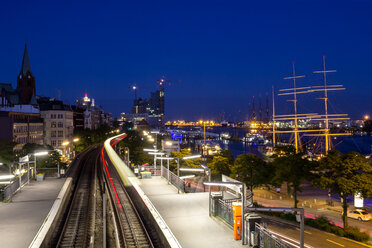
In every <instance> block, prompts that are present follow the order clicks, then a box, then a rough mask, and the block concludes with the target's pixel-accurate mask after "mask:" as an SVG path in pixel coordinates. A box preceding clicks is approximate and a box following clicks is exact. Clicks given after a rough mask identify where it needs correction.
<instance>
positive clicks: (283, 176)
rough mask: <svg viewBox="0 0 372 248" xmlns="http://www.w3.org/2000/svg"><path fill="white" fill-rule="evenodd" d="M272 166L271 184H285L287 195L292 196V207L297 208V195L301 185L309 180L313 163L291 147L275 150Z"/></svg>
mask: <svg viewBox="0 0 372 248" xmlns="http://www.w3.org/2000/svg"><path fill="white" fill-rule="evenodd" d="M272 165H273V167H274V169H275V173H274V176H273V178H272V180H271V184H273V185H281V184H283V183H284V182H287V188H288V193H291V194H292V195H293V198H294V207H295V208H297V203H298V200H297V193H298V192H301V191H302V188H301V184H302V183H303V182H304V181H306V180H309V179H311V176H312V174H311V171H312V170H313V168H314V165H315V163H313V162H311V161H309V160H308V159H307V158H306V156H305V154H304V153H296V151H295V148H294V147H293V146H282V147H276V148H275V154H274V155H273V162H272Z"/></svg>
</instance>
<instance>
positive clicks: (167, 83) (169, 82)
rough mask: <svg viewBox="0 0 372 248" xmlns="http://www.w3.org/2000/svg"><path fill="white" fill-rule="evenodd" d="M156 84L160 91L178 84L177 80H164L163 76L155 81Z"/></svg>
mask: <svg viewBox="0 0 372 248" xmlns="http://www.w3.org/2000/svg"><path fill="white" fill-rule="evenodd" d="M156 83H157V84H158V85H159V88H160V90H161V91H164V89H165V86H170V85H173V84H175V83H179V81H178V80H169V79H166V78H165V76H162V77H161V78H160V79H158V80H156Z"/></svg>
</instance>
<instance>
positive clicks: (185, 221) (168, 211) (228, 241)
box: [140, 177, 242, 248]
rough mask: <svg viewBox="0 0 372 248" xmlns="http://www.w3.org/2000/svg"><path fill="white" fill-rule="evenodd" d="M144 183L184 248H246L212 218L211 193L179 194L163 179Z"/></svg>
mask: <svg viewBox="0 0 372 248" xmlns="http://www.w3.org/2000/svg"><path fill="white" fill-rule="evenodd" d="M140 183H141V188H142V189H143V191H144V192H145V194H146V195H147V196H148V197H149V198H150V200H151V201H152V203H153V204H154V206H155V207H156V209H157V210H158V211H159V213H160V214H161V215H162V217H163V219H164V220H165V222H166V223H167V224H168V226H169V227H170V229H171V230H172V232H173V234H174V235H175V236H176V238H177V239H178V242H180V244H181V245H182V247H184V248H187V247H190V248H194V247H213V248H226V247H229V248H234V247H242V244H241V241H240V240H239V241H236V240H234V237H233V230H232V229H231V228H230V227H228V226H227V225H226V224H224V223H222V222H221V221H218V220H216V219H215V218H210V217H209V216H208V208H209V206H208V192H206V193H189V194H177V189H176V188H175V187H174V186H172V185H168V184H167V181H166V180H165V179H162V178H161V177H153V178H151V179H142V180H140Z"/></svg>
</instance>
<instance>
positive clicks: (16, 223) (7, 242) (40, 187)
mask: <svg viewBox="0 0 372 248" xmlns="http://www.w3.org/2000/svg"><path fill="white" fill-rule="evenodd" d="M64 182H65V179H64V178H60V179H58V178H46V179H45V180H44V181H42V182H36V181H33V180H32V181H31V182H30V184H28V185H26V186H24V187H23V188H22V189H21V191H19V192H17V193H16V194H15V195H14V196H13V199H12V201H11V202H9V203H4V202H0V240H1V245H0V246H1V247H8V248H18V247H22V248H23V247H28V246H29V245H30V243H31V242H32V240H33V238H34V237H35V235H36V234H37V232H38V231H39V228H40V227H41V225H42V224H43V222H44V220H45V218H46V216H47V215H48V213H49V211H50V209H51V207H52V205H53V203H54V201H55V200H56V198H57V196H58V193H59V191H60V190H61V188H62V186H63V184H64Z"/></svg>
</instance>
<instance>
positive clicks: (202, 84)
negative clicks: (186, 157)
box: [0, 1, 372, 121]
mask: <svg viewBox="0 0 372 248" xmlns="http://www.w3.org/2000/svg"><path fill="white" fill-rule="evenodd" d="M122 4H123V3H122ZM274 5H275V4H274V3H272V4H271V5H270V6H271V8H264V6H262V5H259V4H256V5H245V4H243V3H241V4H240V5H236V6H224V5H223V4H222V3H220V2H218V3H214V4H213V5H212V6H210V5H208V4H206V3H198V4H196V3H189V2H188V3H187V4H186V3H170V2H169V3H168V4H166V3H157V4H154V3H148V4H147V5H145V6H143V7H141V6H139V5H137V4H135V3H130V4H123V5H122V6H121V7H123V9H125V11H124V12H120V11H119V10H118V9H120V8H116V7H117V6H113V5H111V6H107V5H106V6H103V8H100V7H102V6H101V5H99V4H97V3H93V4H92V5H84V4H77V5H74V6H73V8H69V7H68V6H67V5H61V4H56V3H55V4H49V5H48V4H47V5H42V4H40V3H39V4H32V5H31V4H29V3H24V4H23V5H21V6H16V5H15V4H11V3H7V5H6V6H5V7H4V10H7V11H6V12H5V11H4V10H3V11H4V13H3V15H2V17H0V18H1V19H2V21H3V23H5V22H6V21H9V20H14V22H13V23H12V24H9V25H7V26H6V27H3V32H6V33H7V34H8V35H7V36H6V37H4V39H2V40H1V41H0V51H1V53H2V56H1V58H0V68H2V69H0V75H1V78H0V82H2V83H11V84H12V85H13V86H14V85H15V83H16V77H17V75H18V73H19V68H20V64H21V59H22V54H23V46H24V43H25V41H26V42H27V44H28V50H29V56H30V63H31V65H32V71H33V73H34V74H35V80H36V90H37V92H36V94H37V95H41V96H51V97H57V98H59V99H61V100H63V101H65V102H66V103H69V104H74V103H75V100H77V99H80V98H81V97H82V96H84V94H85V93H88V95H89V96H91V97H93V98H95V99H96V102H97V104H98V105H102V106H103V107H104V108H105V109H106V110H107V111H110V112H113V113H114V115H115V116H118V115H119V113H120V112H130V109H131V106H132V103H133V98H134V96H133V92H132V91H131V90H129V89H128V87H129V86H131V85H132V84H133V83H138V84H139V85H146V86H149V85H153V86H156V80H158V79H160V77H161V76H164V75H165V76H166V77H167V78H169V79H172V80H177V81H179V83H178V84H175V85H173V86H171V87H169V88H167V89H166V98H165V113H166V120H174V119H186V120H197V119H200V118H217V117H219V115H220V114H221V113H222V112H225V113H226V114H225V118H226V119H227V120H231V121H238V120H244V119H245V117H246V115H247V114H248V103H249V102H250V101H251V98H252V96H256V104H257V105H256V106H258V98H259V95H260V94H261V95H262V102H263V105H265V97H266V93H268V94H269V95H271V86H272V85H274V87H275V89H279V88H288V87H290V86H291V84H290V82H288V81H285V80H283V77H285V76H289V75H291V73H292V72H291V68H292V61H296V70H297V72H298V74H301V75H302V74H305V75H306V78H305V79H303V80H301V81H300V80H299V81H298V83H299V85H301V86H308V85H309V84H310V85H320V84H321V82H322V78H321V77H320V76H317V75H313V73H312V72H313V71H315V70H320V69H321V66H322V56H323V55H325V56H326V58H327V67H328V68H329V69H336V70H337V71H338V72H337V73H335V74H333V75H330V82H331V83H332V82H335V83H340V84H343V85H344V86H345V87H346V91H345V92H337V93H333V94H331V95H330V102H331V103H333V106H332V107H331V110H332V108H334V109H335V110H337V111H339V112H344V113H348V114H349V115H350V117H351V118H352V119H361V118H362V116H363V115H364V114H371V113H368V111H369V109H368V106H371V105H372V100H371V99H370V97H369V95H370V92H371V91H372V86H371V84H370V78H371V76H372V75H371V73H370V72H369V71H368V68H369V67H371V66H372V65H371V62H370V60H369V57H371V55H372V54H371V51H369V50H368V47H369V45H368V44H370V42H371V41H372V36H371V34H369V33H368V32H367V31H368V28H367V27H368V24H369V23H370V21H371V17H370V16H369V15H368V12H369V11H370V10H371V9H372V4H371V3H369V2H365V1H359V2H356V4H354V5H353V6H349V5H347V4H344V3H340V4H338V5H337V6H333V5H332V4H331V3H328V4H326V5H325V6H322V8H320V5H319V2H306V1H304V2H301V5H298V4H297V5H296V7H297V9H296V12H295V13H292V12H291V5H290V4H289V3H287V2H286V3H283V5H280V6H274ZM124 7H125V8H124ZM224 7H226V8H224ZM274 7H278V8H277V9H275V8H274ZM28 10H32V11H30V12H28ZM61 10H63V11H64V15H63V16H61V14H60V12H59V11H61ZM83 10H85V11H83ZM160 10H162V12H161V13H160ZM353 10H354V11H353ZM16 11H17V12H20V13H22V14H21V15H20V17H19V18H17V19H14V15H12V14H14V13H15V12H16ZM63 11H62V12H63ZM158 11H159V12H158ZM244 11H246V14H245V15H244ZM92 13H93V15H92ZM356 13H358V14H356ZM95 14H100V15H99V16H100V17H101V18H94V17H93V16H95ZM53 15H54V16H53ZM175 15H180V16H181V17H183V18H184V19H183V18H178V19H177V20H176V21H175V23H172V22H170V21H171V20H173V17H174V16H175ZM52 16H53V17H52ZM191 16H192V18H191ZM315 16H318V17H319V18H316V17H315ZM59 17H60V18H59ZM222 17H224V18H222ZM43 18H45V19H48V20H50V23H43V22H42V20H43ZM26 20H27V25H25V24H26V23H25V21H26ZM75 24H76V25H75ZM36 26H37V27H38V28H37V30H36V28H33V27H36ZM147 26H148V28H146V27H147ZM122 29H123V32H120V30H122ZM291 30H296V33H297V35H296V36H295V35H291ZM124 31H125V32H124ZM191 36H192V37H193V38H190V37H191ZM146 38H148V39H146ZM107 86H109V87H107ZM150 91H151V89H147V90H146V89H144V90H140V91H139V96H140V97H142V98H147V97H148V95H149V94H150V93H149V92H150ZM311 98H312V99H311V101H310V100H309V99H301V98H300V99H301V101H303V102H302V104H303V105H302V106H303V112H310V111H312V112H314V110H313V108H314V106H313V105H314V102H316V100H315V98H316V96H314V97H312V96H311ZM277 99H278V105H279V107H278V112H286V111H290V109H291V105H290V103H285V100H286V99H285V98H283V99H280V98H277ZM309 102H311V103H309ZM284 103H285V104H284ZM316 105H319V106H321V101H318V102H317V103H316ZM315 107H316V106H315ZM256 108H257V107H256ZM316 111H318V112H321V109H320V108H319V110H316Z"/></svg>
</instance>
